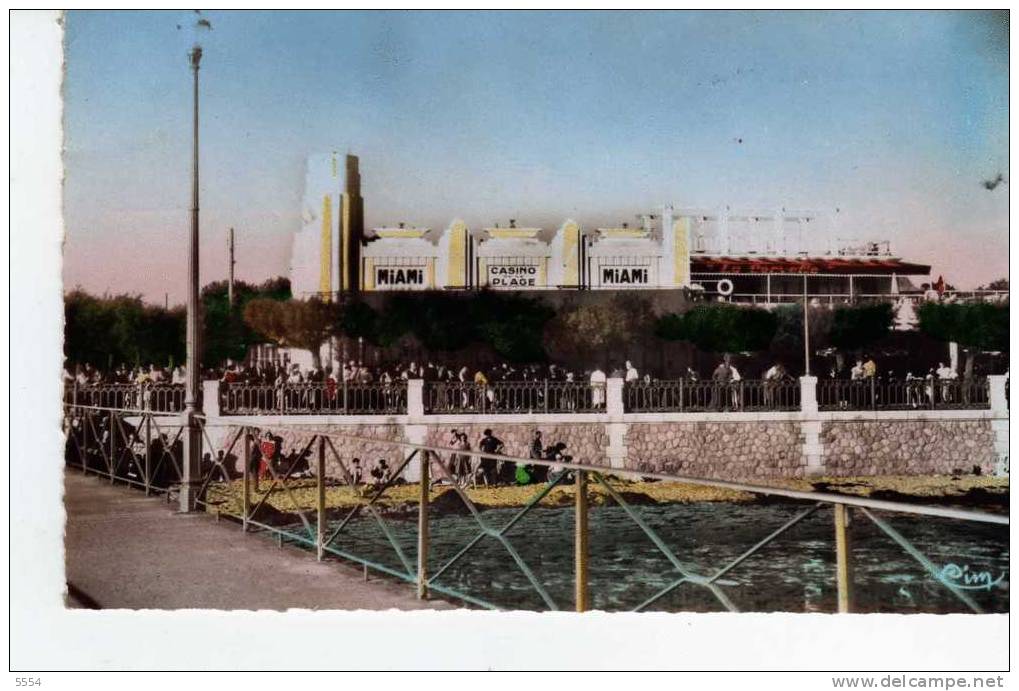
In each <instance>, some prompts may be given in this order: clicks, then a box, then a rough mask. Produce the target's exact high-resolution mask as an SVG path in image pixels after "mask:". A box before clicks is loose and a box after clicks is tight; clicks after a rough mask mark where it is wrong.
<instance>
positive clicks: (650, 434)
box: [209, 411, 1008, 481]
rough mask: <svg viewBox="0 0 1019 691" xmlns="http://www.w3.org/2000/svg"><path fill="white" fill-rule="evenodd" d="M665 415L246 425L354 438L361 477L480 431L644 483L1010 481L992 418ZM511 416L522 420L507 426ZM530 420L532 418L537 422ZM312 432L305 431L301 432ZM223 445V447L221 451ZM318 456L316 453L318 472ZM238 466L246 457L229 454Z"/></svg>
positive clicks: (292, 440) (219, 431) (341, 447)
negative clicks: (959, 475)
mask: <svg viewBox="0 0 1019 691" xmlns="http://www.w3.org/2000/svg"><path fill="white" fill-rule="evenodd" d="M735 415H736V414H686V415H683V414H678V415H672V414H669V415H668V416H667V418H674V419H665V420H660V419H648V416H629V415H624V416H619V418H621V419H617V417H615V416H612V415H597V416H594V415H591V416H586V417H588V418H591V419H587V420H576V419H575V418H574V419H572V420H571V419H569V418H570V416H566V415H548V416H533V415H527V416H505V417H506V418H509V419H501V418H500V417H499V416H493V417H492V418H490V419H489V420H488V421H487V422H477V421H476V420H477V418H476V417H475V416H448V417H443V418H442V419H441V420H427V421H425V420H421V419H418V420H413V421H412V420H408V419H406V418H405V419H394V418H388V419H377V420H373V419H371V418H368V417H364V418H360V419H359V420H357V421H353V420H352V421H351V423H350V424H337V421H338V420H337V418H336V417H333V418H323V419H322V420H321V423H320V424H317V423H314V422H312V421H309V420H308V419H307V418H303V419H302V418H297V417H294V418H281V417H278V416H272V417H269V416H266V417H263V418H258V417H257V416H249V417H247V419H246V420H245V422H246V423H247V424H249V425H251V426H254V427H259V428H261V429H271V430H273V431H274V433H276V434H278V435H279V436H280V437H282V439H283V451H284V453H289V452H290V451H291V450H297V451H300V450H301V449H303V448H304V447H305V445H306V444H307V443H308V441H309V440H310V438H311V436H312V435H313V434H314V431H315V430H324V431H330V432H341V433H347V434H354V435H357V436H361V437H366V438H368V439H378V441H367V440H342V441H341V440H334V445H335V447H336V451H337V452H338V454H339V455H340V457H341V458H342V459H343V460H344V462H345V463H348V464H349V461H350V460H351V459H353V458H354V457H357V458H360V459H361V467H362V468H363V469H364V472H365V473H368V472H370V470H371V469H372V468H373V467H374V466H375V464H376V463H377V461H378V460H379V459H381V458H384V459H386V462H387V464H388V466H389V467H390V468H396V467H398V466H399V465H400V463H401V462H402V461H403V459H404V458H405V457H406V456H407V454H409V453H411V451H412V449H411V448H410V447H405V446H396V445H393V444H391V443H386V442H392V441H398V442H410V443H415V444H423V445H426V446H433V447H439V448H447V447H449V445H450V432H451V431H452V430H454V429H456V430H458V431H461V432H466V433H467V437H468V439H469V441H470V445H471V448H472V449H473V450H478V442H479V440H480V439H481V436H482V434H483V432H484V430H485V429H486V428H491V429H492V431H493V433H494V434H495V436H497V437H499V438H500V439H501V440H502V441H503V442H504V443H505V453H506V454H507V455H511V456H520V457H527V456H528V455H529V454H528V451H529V447H530V440H531V435H532V434H533V432H534V430H541V432H542V436H543V443H544V445H545V446H549V445H551V444H553V443H555V442H560V441H561V442H564V443H565V444H566V447H567V449H566V450H567V453H568V454H569V455H571V456H573V458H574V459H575V460H576V461H578V462H582V463H588V464H591V465H601V466H605V467H607V468H618V469H626V470H633V471H637V472H644V473H651V472H655V473H665V474H676V475H686V476H691V477H703V478H713V479H723V480H746V481H753V480H760V479H765V478H775V477H803V476H806V475H828V476H857V475H931V474H952V473H956V472H965V473H971V472H973V467H974V466H977V467H979V468H980V471H981V472H982V473H987V474H991V473H995V472H998V473H1002V472H1007V471H1003V470H1002V469H1003V468H1005V467H1007V461H1005V460H1004V459H1006V458H1007V456H1008V419H1007V417H1004V418H1002V417H1000V416H996V415H994V414H991V413H980V414H979V415H978V414H971V413H967V412H966V411H947V412H945V413H936V412H933V411H931V412H924V413H903V412H895V413H886V414H881V413H876V414H866V415H851V414H845V413H820V414H818V413H815V414H813V415H803V414H800V413H782V414H768V415H765V416H755V415H744V416H742V417H741V418H740V419H734V417H735ZM513 418H519V419H513ZM536 418H537V419H536ZM219 420H220V422H221V423H222V422H225V421H229V424H228V426H222V425H221V424H218V425H215V426H212V427H210V428H209V433H210V436H212V437H217V439H214V440H213V443H214V444H215V445H217V446H216V448H223V447H222V446H219V444H221V443H222V444H226V443H228V441H229V438H232V436H233V432H234V431H235V430H236V429H237V427H236V422H237V418H236V417H226V418H220V419H219ZM309 423H310V424H309ZM220 440H224V441H220ZM315 453H317V447H313V448H312V456H311V465H312V467H314V465H315V463H314V461H315V458H316V456H315ZM232 455H233V456H234V457H235V459H236V460H237V461H238V463H237V470H238V471H239V470H240V465H239V458H240V457H241V456H242V455H243V447H242V446H240V445H239V444H238V445H235V447H234V449H233V451H232ZM326 463H327V472H328V474H329V475H330V476H335V477H339V476H341V473H340V469H339V466H338V465H337V464H336V463H335V460H334V457H333V454H332V453H331V452H329V451H328V450H327V453H326ZM419 471H420V467H419V464H418V463H416V462H412V463H411V464H410V465H408V466H407V469H406V471H405V472H404V477H405V478H406V479H407V480H410V481H414V480H416V479H417V478H418V477H419Z"/></svg>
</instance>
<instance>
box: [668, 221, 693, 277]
mask: <svg viewBox="0 0 1019 691" xmlns="http://www.w3.org/2000/svg"><path fill="white" fill-rule="evenodd" d="M672 227H673V229H674V231H675V234H676V252H675V254H674V255H673V259H674V261H675V264H674V265H673V266H674V276H675V285H676V286H679V287H686V286H689V285H690V219H689V218H678V219H676V221H675V223H673V224H672Z"/></svg>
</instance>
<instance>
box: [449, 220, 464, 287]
mask: <svg viewBox="0 0 1019 691" xmlns="http://www.w3.org/2000/svg"><path fill="white" fill-rule="evenodd" d="M446 259H447V265H448V269H447V271H446V285H447V286H449V287H450V288H463V287H465V286H466V285H467V226H466V225H464V224H463V223H457V224H455V225H454V226H453V228H452V229H451V230H450V233H449V247H447V248H446Z"/></svg>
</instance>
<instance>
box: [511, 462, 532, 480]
mask: <svg viewBox="0 0 1019 691" xmlns="http://www.w3.org/2000/svg"><path fill="white" fill-rule="evenodd" d="M514 476H515V477H516V480H517V484H518V485H529V484H531V474H530V473H529V472H527V468H525V467H524V466H520V465H518V466H517V471H516V473H515V474H514Z"/></svg>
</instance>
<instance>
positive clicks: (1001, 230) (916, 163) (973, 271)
mask: <svg viewBox="0 0 1019 691" xmlns="http://www.w3.org/2000/svg"><path fill="white" fill-rule="evenodd" d="M207 16H208V17H209V19H210V21H211V22H212V25H213V31H212V32H211V33H210V34H208V36H207V37H206V38H205V39H204V45H205V58H204V59H203V65H202V71H201V78H202V132H201V135H202V203H201V205H202V232H203V245H202V253H203V256H202V261H203V267H202V279H203V281H210V280H215V279H218V278H222V277H224V276H225V274H226V258H225V247H226V234H227V228H228V227H229V226H230V225H233V226H234V227H235V228H236V229H237V235H238V275H239V276H240V277H241V278H244V279H246V280H262V279H264V278H266V277H269V276H274V275H279V274H285V273H286V271H287V266H288V264H289V252H290V239H291V237H292V235H293V233H294V232H295V231H296V230H297V229H298V227H299V225H300V199H301V193H302V190H301V184H302V181H303V162H304V158H305V156H306V155H308V154H309V153H312V152H327V151H331V150H338V151H341V152H343V151H348V150H349V151H351V152H353V153H356V154H358V155H360V157H361V166H362V178H363V192H364V197H365V205H366V216H367V219H366V220H367V222H368V223H369V224H370V225H378V224H383V223H391V222H395V221H399V220H403V221H407V222H411V223H416V224H419V225H428V226H432V227H440V226H444V225H445V224H446V223H448V222H449V220H451V219H452V218H453V217H455V216H460V217H463V218H465V220H467V222H468V224H469V225H471V226H481V225H488V224H490V223H491V222H493V221H496V220H505V219H507V218H509V217H514V218H518V219H520V220H521V222H522V223H527V224H532V225H543V226H552V225H557V224H558V223H559V222H560V221H561V220H562V219H564V218H566V217H568V216H569V217H574V218H577V220H579V221H581V222H582V223H583V224H585V225H594V224H597V223H606V222H617V221H620V220H624V219H630V218H632V217H633V216H634V215H635V214H637V213H640V212H642V211H644V210H647V209H649V208H651V207H653V206H656V205H659V204H661V203H663V202H672V203H674V204H676V205H679V206H696V207H701V206H719V205H723V204H729V205H731V206H733V207H737V208H742V207H764V208H777V207H780V206H786V207H789V208H810V209H819V210H829V209H833V208H836V207H837V208H839V209H840V210H841V212H840V216H841V218H842V231H841V234H842V235H845V236H853V237H873V238H882V239H883V238H888V239H891V240H892V241H893V248H895V249H896V250H897V251H898V253H900V254H902V255H904V256H905V257H907V258H909V259H912V260H916V261H924V262H928V263H931V264H933V265H934V272H935V274H937V273H943V274H945V277H946V278H947V279H948V280H950V281H953V282H954V283H956V284H957V285H959V286H960V287H975V286H976V285H977V284H979V283H984V282H987V281H990V280H991V279H993V278H996V277H998V276H1003V275H1006V274H1007V271H1008V264H1007V243H1008V188H1007V186H1006V185H1002V186H999V187H998V188H997V189H996V190H993V191H988V190H986V189H984V187H983V186H982V185H981V181H982V180H984V179H988V178H993V177H994V176H995V175H997V173H999V172H1001V173H1003V174H1005V175H1006V177H1007V175H1008V169H1007V164H1008V100H1007V99H1008V25H1007V15H1002V14H1000V13H998V14H994V13H962V12H930V13H918V12H917V13H878V12H851V13H810V12H790V13H780V12H773V13H750V12H726V13H723V12H707V13H686V12H671V13H650V12H640V13H618V12H617V13H542V12H516V13H459V12H436V13H428V12H386V13H328V12H292V13H288V12H276V13H234V12H210V13H208V15H207ZM188 20H189V17H188V14H187V13H181V12H167V13H159V12H134V13H126V12H123V13H122V12H71V13H69V15H68V17H67V21H66V30H67V33H66V37H65V42H66V58H67V72H66V81H65V86H64V88H65V123H66V142H65V147H66V153H65V161H66V166H67V170H66V187H65V194H66V196H65V211H66V213H65V216H66V219H67V244H66V246H65V281H66V283H67V284H68V286H69V287H70V286H74V285H81V286H82V287H85V288H87V289H89V290H94V291H104V290H109V291H111V292H137V293H142V294H143V295H145V296H146V297H147V298H148V299H151V300H154V301H161V300H162V299H163V295H164V293H169V296H170V300H171V302H174V301H177V300H181V299H182V298H183V295H184V285H185V280H186V269H185V264H184V259H185V252H186V248H185V246H184V244H183V241H184V239H185V238H186V231H187V219H188V215H187V210H188V205H189V198H188V190H189V187H188V176H189V165H190V163H189V145H190V120H189V116H190V112H189V110H190V83H189V80H190V74H189V71H188V68H187V61H186V56H185V54H186V51H187V48H188V47H189V45H190V33H189V32H188V31H186V30H178V29H177V28H176V27H177V24H178V23H181V24H187V22H188Z"/></svg>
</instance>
